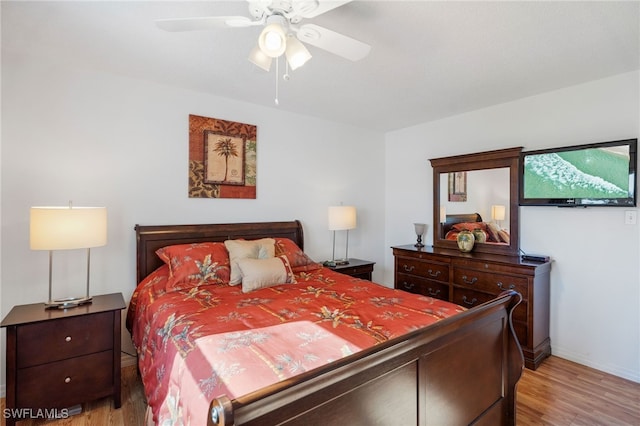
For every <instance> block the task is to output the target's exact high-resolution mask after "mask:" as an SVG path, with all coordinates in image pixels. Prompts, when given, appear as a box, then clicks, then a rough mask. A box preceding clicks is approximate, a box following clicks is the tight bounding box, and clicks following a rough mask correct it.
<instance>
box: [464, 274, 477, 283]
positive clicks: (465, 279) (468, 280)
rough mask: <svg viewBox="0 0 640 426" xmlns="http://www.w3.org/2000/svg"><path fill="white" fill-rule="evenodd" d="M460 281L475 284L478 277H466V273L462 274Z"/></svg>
mask: <svg viewBox="0 0 640 426" xmlns="http://www.w3.org/2000/svg"><path fill="white" fill-rule="evenodd" d="M462 281H464V283H465V284H475V283H476V281H478V277H473V278H472V279H469V278H467V276H466V275H463V276H462Z"/></svg>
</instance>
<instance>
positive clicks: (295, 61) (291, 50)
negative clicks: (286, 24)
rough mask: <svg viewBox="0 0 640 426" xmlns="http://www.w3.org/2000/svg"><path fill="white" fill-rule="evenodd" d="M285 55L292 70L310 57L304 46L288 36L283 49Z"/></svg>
mask: <svg viewBox="0 0 640 426" xmlns="http://www.w3.org/2000/svg"><path fill="white" fill-rule="evenodd" d="M285 54H286V56H287V62H288V63H289V66H290V67H291V69H292V70H296V69H298V68H300V67H301V66H303V65H304V64H306V63H307V62H308V61H309V59H311V53H309V51H308V50H307V48H306V47H304V45H303V44H302V43H300V41H299V40H298V39H297V38H295V37H293V36H289V37H288V38H287V48H286V51H285Z"/></svg>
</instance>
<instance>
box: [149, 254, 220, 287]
mask: <svg viewBox="0 0 640 426" xmlns="http://www.w3.org/2000/svg"><path fill="white" fill-rule="evenodd" d="M156 254H157V255H158V256H159V257H160V259H162V260H163V261H164V262H165V263H166V264H167V265H169V280H168V281H167V291H172V290H183V289H187V288H191V287H196V286H199V285H205V284H228V283H229V276H230V268H229V253H228V252H227V249H226V248H225V246H224V244H223V243H214V242H206V243H193V244H179V245H174V246H167V247H163V248H161V249H158V250H157V251H156Z"/></svg>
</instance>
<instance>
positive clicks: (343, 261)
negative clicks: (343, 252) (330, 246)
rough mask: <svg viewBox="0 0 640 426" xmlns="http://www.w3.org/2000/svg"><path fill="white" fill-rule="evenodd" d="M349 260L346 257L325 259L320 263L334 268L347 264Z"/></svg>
mask: <svg viewBox="0 0 640 426" xmlns="http://www.w3.org/2000/svg"><path fill="white" fill-rule="evenodd" d="M348 264H349V261H348V260H346V259H334V260H325V261H324V262H323V263H322V265H324V266H327V267H329V268H335V267H336V266H341V265H348Z"/></svg>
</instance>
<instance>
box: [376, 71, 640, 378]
mask: <svg viewBox="0 0 640 426" xmlns="http://www.w3.org/2000/svg"><path fill="white" fill-rule="evenodd" d="M639 79H640V74H639V73H638V72H634V73H628V74H623V75H619V76H616V77H613V78H608V79H604V80H599V81H594V82H591V83H588V84H584V85H580V86H574V87H569V88H566V89H563V90H558V91H555V92H551V93H547V94H543V95H540V96H534V97H530V98H526V99H522V100H519V101H516V102H510V103H507V104H503V105H498V106H494V107H491V108H486V109H482V110H478V111H474V112H471V113H468V114H463V115H459V116H456V117H451V118H447V119H443V120H439V121H436V122H431V123H426V124H423V125H419V126H415V127H411V128H407V129H403V130H399V131H396V132H392V133H389V134H387V135H386V166H385V168H386V170H387V179H386V193H387V195H386V218H385V222H386V225H385V232H386V238H385V239H386V245H387V246H392V245H397V244H407V243H409V242H412V241H414V240H415V235H413V230H412V229H413V228H412V226H411V223H412V222H416V221H424V222H427V223H431V222H432V217H433V216H432V196H431V194H432V191H431V188H432V168H431V166H430V163H429V161H428V159H429V158H438V157H444V156H449V155H457V154H466V153H472V152H478V151H486V150H492V149H500V148H510V147H516V146H522V147H524V149H525V150H532V149H541V148H548V147H556V146H566V145H577V144H582V143H589V142H600V141H608V140H617V139H625V138H637V137H638V136H639V135H640V109H639V104H640V96H639V92H640V89H639V86H640V85H639ZM625 210H636V209H620V208H587V209H559V208H553V207H521V208H520V232H521V243H520V246H521V248H522V249H523V250H525V251H527V252H532V253H544V254H548V255H550V256H551V257H552V258H553V260H554V263H553V266H552V273H551V348H552V352H553V353H554V354H556V355H558V356H560V357H563V358H567V359H570V360H573V361H576V362H579V363H581V364H585V365H588V366H592V367H595V368H597V369H600V370H603V371H607V372H610V373H613V374H616V375H618V376H622V377H625V378H628V379H631V380H634V381H638V382H640V273H639V266H638V265H639V263H640V262H639V260H640V233H639V225H625V224H624V211H625ZM429 231H430V232H429V234H428V235H427V238H426V239H427V241H429V242H432V241H433V233H432V228H431V227H430V229H429ZM392 269H393V257H392V255H391V253H390V252H387V257H386V268H385V273H386V274H387V275H386V277H387V280H388V281H390V280H392V279H393V277H392Z"/></svg>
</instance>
